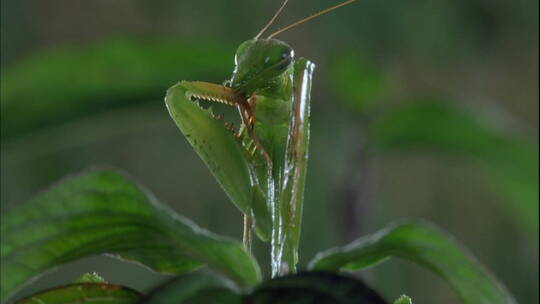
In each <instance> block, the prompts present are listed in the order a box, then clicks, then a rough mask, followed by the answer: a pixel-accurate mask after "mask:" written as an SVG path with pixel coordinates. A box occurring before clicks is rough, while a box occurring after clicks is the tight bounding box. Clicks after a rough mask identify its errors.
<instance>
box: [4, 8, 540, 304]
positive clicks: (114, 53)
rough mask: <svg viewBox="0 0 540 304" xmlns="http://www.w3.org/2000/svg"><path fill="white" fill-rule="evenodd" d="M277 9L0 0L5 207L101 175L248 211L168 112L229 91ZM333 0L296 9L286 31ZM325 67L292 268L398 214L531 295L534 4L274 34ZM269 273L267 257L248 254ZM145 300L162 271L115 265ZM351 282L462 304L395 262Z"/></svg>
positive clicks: (198, 214) (212, 219)
mask: <svg viewBox="0 0 540 304" xmlns="http://www.w3.org/2000/svg"><path fill="white" fill-rule="evenodd" d="M279 2H280V1H277V0H275V1H248V0H241V1H240V0H238V1H237V0H235V1H221V0H201V1H171V0H154V1H149V0H144V1H143V0H135V1H133V0H132V1H125V0H119V1H106V0H95V1H83V0H72V1H60V0H50V1H36V0H9V1H8V0H5V1H4V0H2V2H1V9H2V10H1V34H2V36H1V47H2V50H1V66H2V68H1V122H2V130H1V131H2V132H1V134H2V158H1V178H2V179H1V187H2V189H1V190H2V191H1V203H2V205H1V207H2V211H5V210H8V209H10V208H12V207H14V206H15V205H16V204H19V203H22V202H24V201H25V200H27V199H28V198H30V197H32V196H33V195H35V194H36V193H37V192H38V191H40V190H41V189H43V188H44V187H46V186H47V185H49V184H51V183H52V182H53V181H55V180H57V179H59V178H60V177H62V176H64V175H66V174H69V173H73V172H77V171H80V170H83V169H85V168H88V167H90V166H92V165H102V164H105V165H109V166H114V167H118V168H121V169H122V170H124V171H127V172H129V173H130V174H131V175H132V176H133V177H135V178H136V179H137V180H139V181H140V182H141V183H143V184H145V185H146V186H147V187H148V188H150V189H151V190H152V191H153V192H154V193H155V194H156V195H157V196H158V197H159V198H160V199H161V200H162V201H163V202H166V203H168V204H170V205H172V206H173V207H174V208H175V209H176V210H177V211H178V212H180V213H181V214H183V215H186V216H188V217H191V218H193V219H194V220H195V221H196V222H197V223H198V224H200V225H201V226H204V227H208V228H209V229H210V230H212V231H215V232H218V233H221V234H226V235H230V236H232V237H235V238H240V237H241V227H242V224H241V217H240V214H239V212H237V211H236V210H235V209H234V207H233V205H232V204H230V203H229V202H228V201H227V198H226V197H225V195H224V194H223V192H222V191H221V189H220V188H219V186H218V185H217V184H216V182H215V181H214V180H213V179H212V177H211V176H210V173H209V172H208V171H207V169H206V168H205V167H204V165H203V163H202V162H201V161H200V160H199V159H198V158H197V156H196V155H195V153H194V152H193V151H192V149H191V148H190V147H189V145H188V143H187V142H186V141H185V139H184V138H183V137H182V135H181V133H180V132H179V131H178V130H177V129H176V127H175V125H174V123H173V121H172V120H171V119H170V118H169V117H168V114H167V111H166V109H165V107H164V103H163V97H164V94H165V90H166V89H167V88H168V87H169V86H171V85H172V84H174V83H175V82H177V81H179V80H182V79H186V80H206V81H213V82H221V81H223V80H225V79H227V78H228V77H229V75H230V73H231V71H232V67H233V55H234V52H235V48H236V46H238V45H239V44H240V43H241V42H242V41H243V40H246V39H248V38H250V37H253V36H254V35H255V33H256V32H258V30H259V29H260V27H261V26H262V25H263V24H264V23H265V22H266V21H267V20H268V18H269V17H270V16H271V15H272V14H273V12H274V11H275V9H277V7H278V6H279ZM335 2H336V1H330V0H316V1H315V0H313V1H309V2H308V1H295V0H291V3H290V6H289V7H288V8H287V9H286V10H285V13H284V14H283V16H282V17H281V18H280V19H279V20H278V22H277V23H278V24H279V25H285V24H288V23H290V22H292V21H295V20H297V19H299V18H301V17H303V16H306V15H308V14H309V13H311V12H315V11H317V10H319V9H322V8H324V7H328V6H330V5H332V4H334V3H335ZM278 38H279V39H282V40H284V41H286V42H288V43H289V44H290V45H291V46H293V48H294V49H295V51H296V54H297V55H300V56H305V57H307V58H310V59H311V60H313V61H314V62H315V63H316V64H317V69H316V74H315V81H314V86H313V100H312V140H311V159H310V169H309V171H308V181H307V193H306V202H305V219H304V226H303V231H304V233H303V236H302V247H301V261H302V262H303V264H304V265H305V263H306V262H307V261H308V260H309V259H310V258H311V257H313V255H314V254H315V253H316V252H317V251H319V250H322V249H326V248H328V247H331V246H337V245H341V244H343V243H345V242H347V241H350V240H351V239H353V238H356V237H359V236H361V235H363V234H366V233H368V232H372V231H374V230H376V229H378V228H380V227H382V226H383V224H385V223H387V222H390V221H392V220H394V219H397V218H402V217H422V218H426V219H428V220H431V221H433V222H435V223H437V224H438V225H439V226H441V227H443V228H444V229H446V230H448V231H449V232H450V233H452V234H453V235H455V236H456V238H457V239H459V240H460V241H461V243H462V244H464V245H465V246H466V247H468V248H470V249H471V251H472V252H473V253H474V254H475V255H476V256H477V257H478V259H479V260H480V261H482V262H483V263H484V264H485V265H486V267H488V268H489V269H491V270H492V272H493V273H494V274H495V275H496V276H497V277H499V278H500V279H501V281H503V282H504V283H505V284H506V285H507V286H508V287H509V288H510V290H511V291H512V293H513V294H514V295H515V296H516V297H517V298H518V300H519V302H522V303H534V302H537V301H538V288H537V285H538V185H537V183H538V97H539V96H538V85H537V83H538V1H536V0H519V1H505V0H453V1H450V0H441V1H426V0H413V1H398V0H390V1H374V0H361V1H359V2H357V3H355V4H354V5H352V6H348V7H347V8H345V9H342V10H340V11H336V12H334V13H333V14H331V15H328V16H324V17H322V18H320V19H319V20H316V21H313V22H311V23H310V24H305V25H302V26H301V27H299V28H297V29H294V30H291V31H289V32H287V33H284V34H282V35H280V36H279V37H278ZM259 247H260V248H258V251H260V256H261V262H264V264H266V260H264V259H265V257H264V254H263V252H264V250H265V249H266V248H265V247H264V246H262V245H261V246H259ZM89 271H97V272H98V273H100V274H101V275H103V277H105V278H106V279H107V280H108V281H109V282H113V283H123V284H126V285H128V286H130V287H134V288H141V289H148V288H149V287H150V286H154V285H156V284H157V283H158V282H160V281H162V280H164V279H165V277H164V276H159V275H156V274H152V273H151V272H149V271H147V270H145V269H143V268H141V267H139V266H134V265H126V264H123V263H120V262H117V261H114V260H111V259H109V258H105V257H98V258H91V259H86V260H84V261H81V262H77V263H73V264H70V265H67V266H66V267H62V268H61V269H60V271H58V272H55V273H52V274H49V275H46V276H45V277H43V278H42V279H40V280H38V281H37V283H36V284H35V285H33V286H32V287H30V288H28V289H27V290H26V291H25V292H30V291H33V290H36V289H42V288H44V287H50V286H53V285H58V284H61V283H66V282H69V281H71V280H73V279H75V278H77V277H78V276H80V274H81V273H83V272H89ZM361 276H362V277H364V278H365V279H367V280H368V281H369V282H370V285H371V286H374V287H375V288H376V289H377V290H379V291H380V292H381V293H382V294H383V295H385V296H386V297H387V298H389V299H393V298H397V297H398V296H399V295H400V294H401V293H407V294H409V295H410V296H411V297H412V298H413V299H414V300H415V302H418V303H456V301H457V299H456V297H455V295H454V294H453V293H452V291H451V290H450V289H449V288H448V287H447V286H446V285H445V283H444V282H443V281H442V280H440V279H438V278H436V277H434V276H433V275H431V274H429V273H427V272H426V271H423V270H422V269H420V268H419V267H417V266H415V265H411V264H407V263H405V262H400V261H392V262H387V263H386V264H383V265H382V266H379V267H377V268H374V269H372V270H369V271H367V272H363V273H362V274H361Z"/></svg>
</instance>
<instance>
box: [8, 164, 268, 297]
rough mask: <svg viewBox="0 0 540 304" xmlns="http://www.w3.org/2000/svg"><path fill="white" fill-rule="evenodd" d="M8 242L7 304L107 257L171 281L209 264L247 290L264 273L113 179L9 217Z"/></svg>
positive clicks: (82, 184)
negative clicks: (54, 272)
mask: <svg viewBox="0 0 540 304" xmlns="http://www.w3.org/2000/svg"><path fill="white" fill-rule="evenodd" d="M1 234H2V239H1V263H2V269H1V279H2V287H1V299H2V300H4V299H6V298H7V297H9V296H10V295H11V294H12V293H13V292H14V291H15V290H16V289H18V288H19V287H21V285H22V284H23V283H25V282H28V281H29V280H30V279H31V278H34V277H35V276H37V275H39V274H41V273H43V272H44V271H46V270H48V269H51V268H53V267H55V266H58V265H61V264H64V263H67V262H70V261H74V260H77V259H79V258H82V257H86V256H89V255H94V254H100V253H111V254H114V255H117V256H118V257H120V258H122V259H125V260H132V261H135V262H138V263H142V264H144V265H146V266H148V267H150V268H152V269H154V270H156V271H159V272H165V273H183V272H187V271H191V270H193V269H195V268H198V267H200V266H201V265H203V264H208V265H209V266H210V267H211V268H213V269H215V270H217V271H220V272H222V273H223V274H225V275H226V276H228V277H229V278H231V279H233V280H234V281H235V282H237V283H238V284H239V285H241V286H250V285H253V284H255V283H256V282H257V281H258V280H259V269H258V265H257V264H256V262H255V261H254V260H253V259H252V258H251V257H250V256H249V255H248V254H247V253H246V252H245V251H244V250H243V249H242V247H241V245H240V244H238V243H237V242H234V241H230V240H227V239H224V238H221V237H218V236H216V235H214V234H212V233H210V232H208V231H205V230H203V229H201V228H199V227H198V226H196V225H195V224H194V223H192V222H191V221H189V220H187V219H185V218H183V217H181V216H180V215H178V214H176V213H175V212H174V211H173V210H170V209H169V208H167V207H165V206H164V205H161V204H160V203H159V202H158V201H157V200H156V199H155V198H154V197H153V196H152V195H151V194H149V193H148V192H145V191H144V190H143V189H141V188H140V187H139V186H137V185H135V184H134V183H132V182H131V181H129V180H128V179H126V178H125V177H123V176H121V175H119V174H117V173H114V172H110V171H104V170H100V171H91V172H89V173H85V174H82V175H78V176H75V177H71V178H68V179H66V180H65V181H64V182H62V183H60V184H58V185H57V186H55V187H53V188H52V189H51V190H49V191H47V192H45V193H42V194H41V195H39V196H37V197H36V198H34V199H33V200H31V201H30V202H28V203H27V204H25V205H23V206H21V207H19V208H16V209H14V210H12V211H11V212H8V213H7V214H5V215H3V216H2V223H1Z"/></svg>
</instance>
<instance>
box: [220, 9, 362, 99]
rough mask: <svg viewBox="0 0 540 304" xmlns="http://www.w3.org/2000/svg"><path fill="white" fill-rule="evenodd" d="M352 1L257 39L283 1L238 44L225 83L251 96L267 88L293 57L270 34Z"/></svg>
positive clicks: (291, 53)
mask: <svg viewBox="0 0 540 304" xmlns="http://www.w3.org/2000/svg"><path fill="white" fill-rule="evenodd" d="M354 1H356V0H347V1H344V2H342V3H340V4H338V5H335V6H333V7H330V8H327V9H325V10H323V11H320V12H318V13H316V14H313V15H311V16H309V17H307V18H304V19H302V20H300V21H297V22H295V23H293V24H290V25H288V26H286V27H284V28H282V29H280V30H277V31H275V32H274V33H272V34H270V36H268V37H267V38H266V39H262V38H260V37H261V36H262V34H263V33H264V32H265V31H266V30H267V29H268V28H269V27H270V26H271V25H272V23H274V21H275V20H276V18H277V17H278V16H279V14H280V13H281V11H282V10H283V8H284V7H285V5H287V2H289V0H284V1H283V4H281V7H280V8H279V9H278V11H277V12H276V13H275V14H274V16H273V17H272V19H270V21H269V22H268V23H267V24H266V25H265V26H264V27H263V28H262V30H261V31H260V32H259V33H258V34H257V35H256V36H255V38H253V39H251V40H248V41H245V42H244V43H242V44H241V45H240V46H239V47H238V50H237V51H236V56H235V68H234V72H233V75H232V78H231V80H230V82H229V84H230V86H231V87H232V88H233V89H235V90H237V91H239V92H241V93H243V94H244V95H251V93H253V92H254V91H255V89H257V88H264V87H267V86H268V85H269V84H271V83H272V81H273V80H274V79H275V78H276V77H278V76H280V75H282V74H283V73H284V72H285V71H286V70H287V69H288V68H289V66H290V65H291V63H292V62H293V60H294V51H293V49H292V48H291V47H290V46H288V45H287V44H286V43H285V42H282V41H280V40H276V39H272V38H273V37H274V36H276V35H278V34H280V33H283V32H284V31H287V30H289V29H291V28H293V27H296V26H298V25H300V24H302V23H305V22H307V21H309V20H311V19H314V18H317V17H319V16H322V15H324V14H326V13H328V12H331V11H333V10H335V9H337V8H340V7H342V6H345V5H347V4H350V3H352V2H354Z"/></svg>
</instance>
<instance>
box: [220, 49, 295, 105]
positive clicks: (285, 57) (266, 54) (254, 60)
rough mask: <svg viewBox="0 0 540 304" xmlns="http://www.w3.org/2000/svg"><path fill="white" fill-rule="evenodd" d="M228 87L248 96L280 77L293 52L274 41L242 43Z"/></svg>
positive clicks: (237, 52) (291, 60) (286, 67)
mask: <svg viewBox="0 0 540 304" xmlns="http://www.w3.org/2000/svg"><path fill="white" fill-rule="evenodd" d="M234 60H235V68H234V72H233V75H232V78H231V82H230V86H231V87H232V88H233V89H235V90H239V91H242V92H244V93H246V95H249V94H250V93H252V92H253V91H254V90H255V89H256V88H262V87H265V86H266V85H267V84H268V83H269V82H271V81H272V80H273V79H274V78H276V77H278V76H280V75H282V74H283V73H284V72H285V71H286V70H287V69H288V68H289V66H290V65H291V63H292V62H293V60H294V51H293V49H292V48H291V47H290V46H288V45H287V44H286V43H285V42H283V41H280V40H276V39H251V40H248V41H245V42H244V43H242V44H241V45H240V46H239V47H238V50H237V51H236V56H235V59H234Z"/></svg>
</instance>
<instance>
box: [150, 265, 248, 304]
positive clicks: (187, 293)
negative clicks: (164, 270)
mask: <svg viewBox="0 0 540 304" xmlns="http://www.w3.org/2000/svg"><path fill="white" fill-rule="evenodd" d="M140 303H141V304H168V303H192V304H197V303H205V304H218V303H220V304H241V303H243V302H242V296H241V295H240V294H239V293H238V291H236V290H235V288H234V286H233V285H232V284H231V282H228V281H226V280H224V279H221V278H218V277H216V276H214V275H210V274H207V273H201V272H198V273H193V274H188V275H184V276H181V277H178V278H176V279H174V280H173V281H171V282H168V283H166V284H165V285H163V286H160V287H158V288H157V289H155V290H154V291H153V292H152V293H151V294H149V295H148V296H147V297H145V298H144V299H143V300H142V301H141V302H140Z"/></svg>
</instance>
